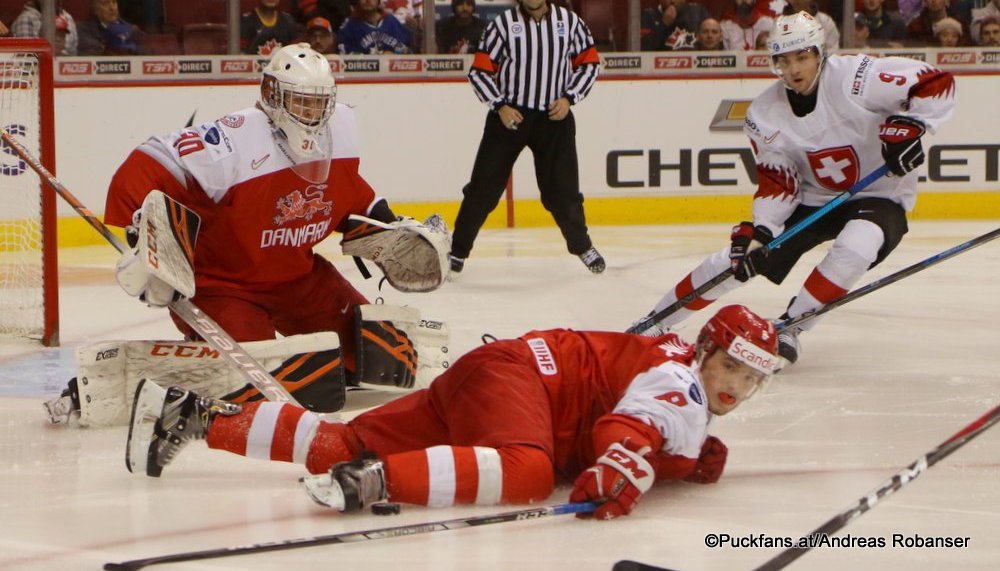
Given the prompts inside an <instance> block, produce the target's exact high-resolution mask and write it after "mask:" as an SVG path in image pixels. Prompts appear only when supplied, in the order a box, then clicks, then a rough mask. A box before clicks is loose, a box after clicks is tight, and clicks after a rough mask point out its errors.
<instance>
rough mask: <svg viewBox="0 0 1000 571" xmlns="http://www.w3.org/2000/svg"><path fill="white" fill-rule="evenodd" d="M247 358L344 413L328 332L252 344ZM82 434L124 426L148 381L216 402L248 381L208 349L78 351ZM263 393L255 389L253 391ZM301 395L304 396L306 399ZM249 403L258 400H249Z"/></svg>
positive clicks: (128, 346) (189, 345)
mask: <svg viewBox="0 0 1000 571" xmlns="http://www.w3.org/2000/svg"><path fill="white" fill-rule="evenodd" d="M243 347H244V348H245V349H246V351H247V353H248V354H249V355H250V356H252V357H253V358H254V359H256V360H257V361H258V362H259V363H260V364H261V365H262V366H263V367H264V368H265V369H267V370H268V371H272V372H273V374H274V375H275V377H276V378H277V379H278V380H279V381H281V382H282V383H283V384H285V385H286V388H288V389H289V392H291V393H292V394H294V395H295V396H296V398H297V399H298V400H299V401H300V402H301V403H302V404H303V405H304V406H307V407H309V408H311V409H313V410H316V411H317V412H332V411H335V410H339V409H340V408H342V407H343V404H344V400H345V396H344V393H345V389H344V373H343V367H342V365H341V361H342V360H341V358H340V338H339V337H338V335H337V334H336V333H335V332H332V331H324V332H320V333H310V334H307V335H292V336H289V337H284V338H281V339H269V340H265V341H253V342H250V343H245V344H244V345H243ZM76 367H77V394H78V395H79V397H78V400H79V403H80V407H79V415H80V418H79V425H80V426H92V427H102V426H121V425H124V424H127V423H128V419H129V406H130V405H131V403H132V398H133V395H134V394H135V391H136V387H138V385H139V381H140V380H141V379H151V380H155V381H156V382H157V383H159V384H161V385H163V386H179V387H182V388H184V389H186V390H191V391H194V392H196V393H198V394H200V395H203V396H207V397H211V398H222V397H224V396H225V395H231V394H233V393H234V392H238V391H240V390H245V389H247V387H248V385H247V384H246V380H245V379H244V378H243V377H242V376H241V375H240V374H239V372H238V371H236V370H235V369H233V368H232V367H231V366H230V365H229V364H228V363H227V362H225V361H222V359H221V358H220V356H219V353H218V352H217V351H215V350H214V349H213V348H211V347H210V346H208V344H206V343H201V342H184V341H108V342H103V343H96V344H94V345H86V346H83V347H80V348H78V349H77V351H76ZM254 391H255V392H256V389H254ZM299 391H303V392H302V395H301V396H300V395H299V394H298V393H299ZM246 400H254V399H252V398H247V399H246Z"/></svg>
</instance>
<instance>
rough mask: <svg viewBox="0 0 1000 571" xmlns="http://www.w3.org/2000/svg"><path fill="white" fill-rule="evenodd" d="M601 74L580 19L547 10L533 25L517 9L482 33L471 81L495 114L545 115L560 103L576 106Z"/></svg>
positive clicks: (561, 10) (552, 8)
mask: <svg viewBox="0 0 1000 571" xmlns="http://www.w3.org/2000/svg"><path fill="white" fill-rule="evenodd" d="M599 68H600V60H599V59H598V57H597V48H595V47H594V38H593V36H591V35H590V30H589V29H588V28H587V24H585V23H584V22H583V20H581V19H580V17H579V16H577V15H576V14H574V13H573V12H571V11H569V10H567V9H566V8H563V7H560V6H553V5H552V4H549V11H548V12H547V13H546V14H545V16H544V17H542V19H541V21H538V22H536V21H535V20H534V18H532V17H531V16H530V15H528V13H527V12H525V11H524V10H523V9H522V8H521V7H520V6H516V7H514V8H511V9H510V10H507V11H506V12H503V13H502V14H500V15H499V16H497V17H496V19H494V20H493V21H492V22H490V24H489V25H488V26H487V27H486V31H485V32H483V37H482V39H481V40H480V42H479V48H478V50H477V51H476V58H475V60H474V61H473V63H472V69H471V70H469V81H470V82H471V83H472V88H473V89H474V90H475V91H476V95H477V96H479V99H480V100H482V102H483V103H486V104H487V105H489V106H490V107H491V108H493V109H499V108H500V107H501V106H502V105H504V104H510V105H514V106H518V107H526V108H528V109H534V110H537V111H545V110H547V109H548V107H549V104H550V103H552V102H553V101H555V100H556V99H559V98H560V97H566V98H567V99H569V101H570V103H573V104H575V103H579V102H580V101H581V100H582V99H583V98H584V97H586V96H587V93H589V92H590V88H591V87H593V85H594V81H596V80H597V73H598V70H599Z"/></svg>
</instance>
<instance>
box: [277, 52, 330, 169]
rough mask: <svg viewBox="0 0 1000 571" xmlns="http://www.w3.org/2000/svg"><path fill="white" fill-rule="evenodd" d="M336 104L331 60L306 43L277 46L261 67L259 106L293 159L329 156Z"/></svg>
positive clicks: (296, 160) (307, 159) (316, 158)
mask: <svg viewBox="0 0 1000 571" xmlns="http://www.w3.org/2000/svg"><path fill="white" fill-rule="evenodd" d="M336 104H337V84H336V81H334V79H333V74H332V72H331V70H330V62H328V61H327V60H326V57H324V56H323V55H321V54H320V53H319V52H317V51H315V50H313V49H312V48H310V47H309V44H306V43H298V44H293V45H290V46H285V47H283V48H281V49H279V50H278V51H276V52H275V53H274V55H273V56H271V60H270V61H269V62H268V63H267V65H266V66H265V67H264V77H263V78H262V79H261V83H260V105H261V108H262V109H263V110H264V112H265V113H266V114H267V116H268V117H269V118H270V119H271V123H272V124H273V126H274V129H275V134H276V135H277V136H278V138H279V141H280V140H281V139H284V141H285V142H286V143H287V148H288V150H289V151H290V152H291V153H292V154H293V156H292V157H289V158H291V159H292V160H293V162H296V163H301V162H308V161H322V160H324V159H327V160H328V159H329V156H330V153H329V151H330V149H329V147H330V137H329V136H326V129H327V124H328V123H329V121H330V116H331V115H332V114H333V110H334V108H335V106H336ZM328 168H329V165H327V169H328ZM300 174H301V173H300ZM310 178H314V177H310ZM323 178H325V176H324V177H323Z"/></svg>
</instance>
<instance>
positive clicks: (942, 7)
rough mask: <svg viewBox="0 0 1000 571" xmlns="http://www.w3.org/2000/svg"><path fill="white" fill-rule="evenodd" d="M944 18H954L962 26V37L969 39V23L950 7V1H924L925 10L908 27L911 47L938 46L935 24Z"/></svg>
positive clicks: (907, 36)
mask: <svg viewBox="0 0 1000 571" xmlns="http://www.w3.org/2000/svg"><path fill="white" fill-rule="evenodd" d="M944 18H954V19H955V20H957V21H958V22H959V23H961V24H962V37H963V38H968V37H969V35H970V34H969V29H968V24H967V22H964V21H962V19H961V18H960V17H958V16H957V15H956V14H955V13H954V12H953V11H952V10H951V9H950V8H949V7H948V0H924V9H923V10H922V11H921V12H920V15H919V16H917V18H916V19H914V20H913V21H912V22H910V24H909V25H908V26H906V39H907V41H908V42H909V43H910V44H911V45H917V46H932V45H936V41H935V37H934V24H935V23H936V22H938V21H939V20H943V19H944Z"/></svg>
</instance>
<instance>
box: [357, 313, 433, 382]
mask: <svg viewBox="0 0 1000 571" xmlns="http://www.w3.org/2000/svg"><path fill="white" fill-rule="evenodd" d="M356 311H357V324H358V325H357V332H358V333H357V338H358V353H357V357H356V359H355V361H356V367H357V371H356V372H355V375H356V379H357V380H358V381H359V382H360V383H367V384H373V385H379V386H380V388H382V387H385V386H392V387H398V388H403V389H410V388H426V387H428V386H429V385H430V384H431V381H433V380H434V379H435V378H436V377H437V376H438V375H440V374H441V373H443V372H444V370H445V369H447V368H448V366H449V364H450V363H449V360H448V359H449V356H448V337H449V336H450V334H451V330H450V328H449V327H448V324H447V323H445V322H443V321H437V320H432V319H421V317H420V310H418V309H416V308H412V307H400V306H397V305H385V304H378V305H361V306H358V307H357V308H356Z"/></svg>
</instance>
